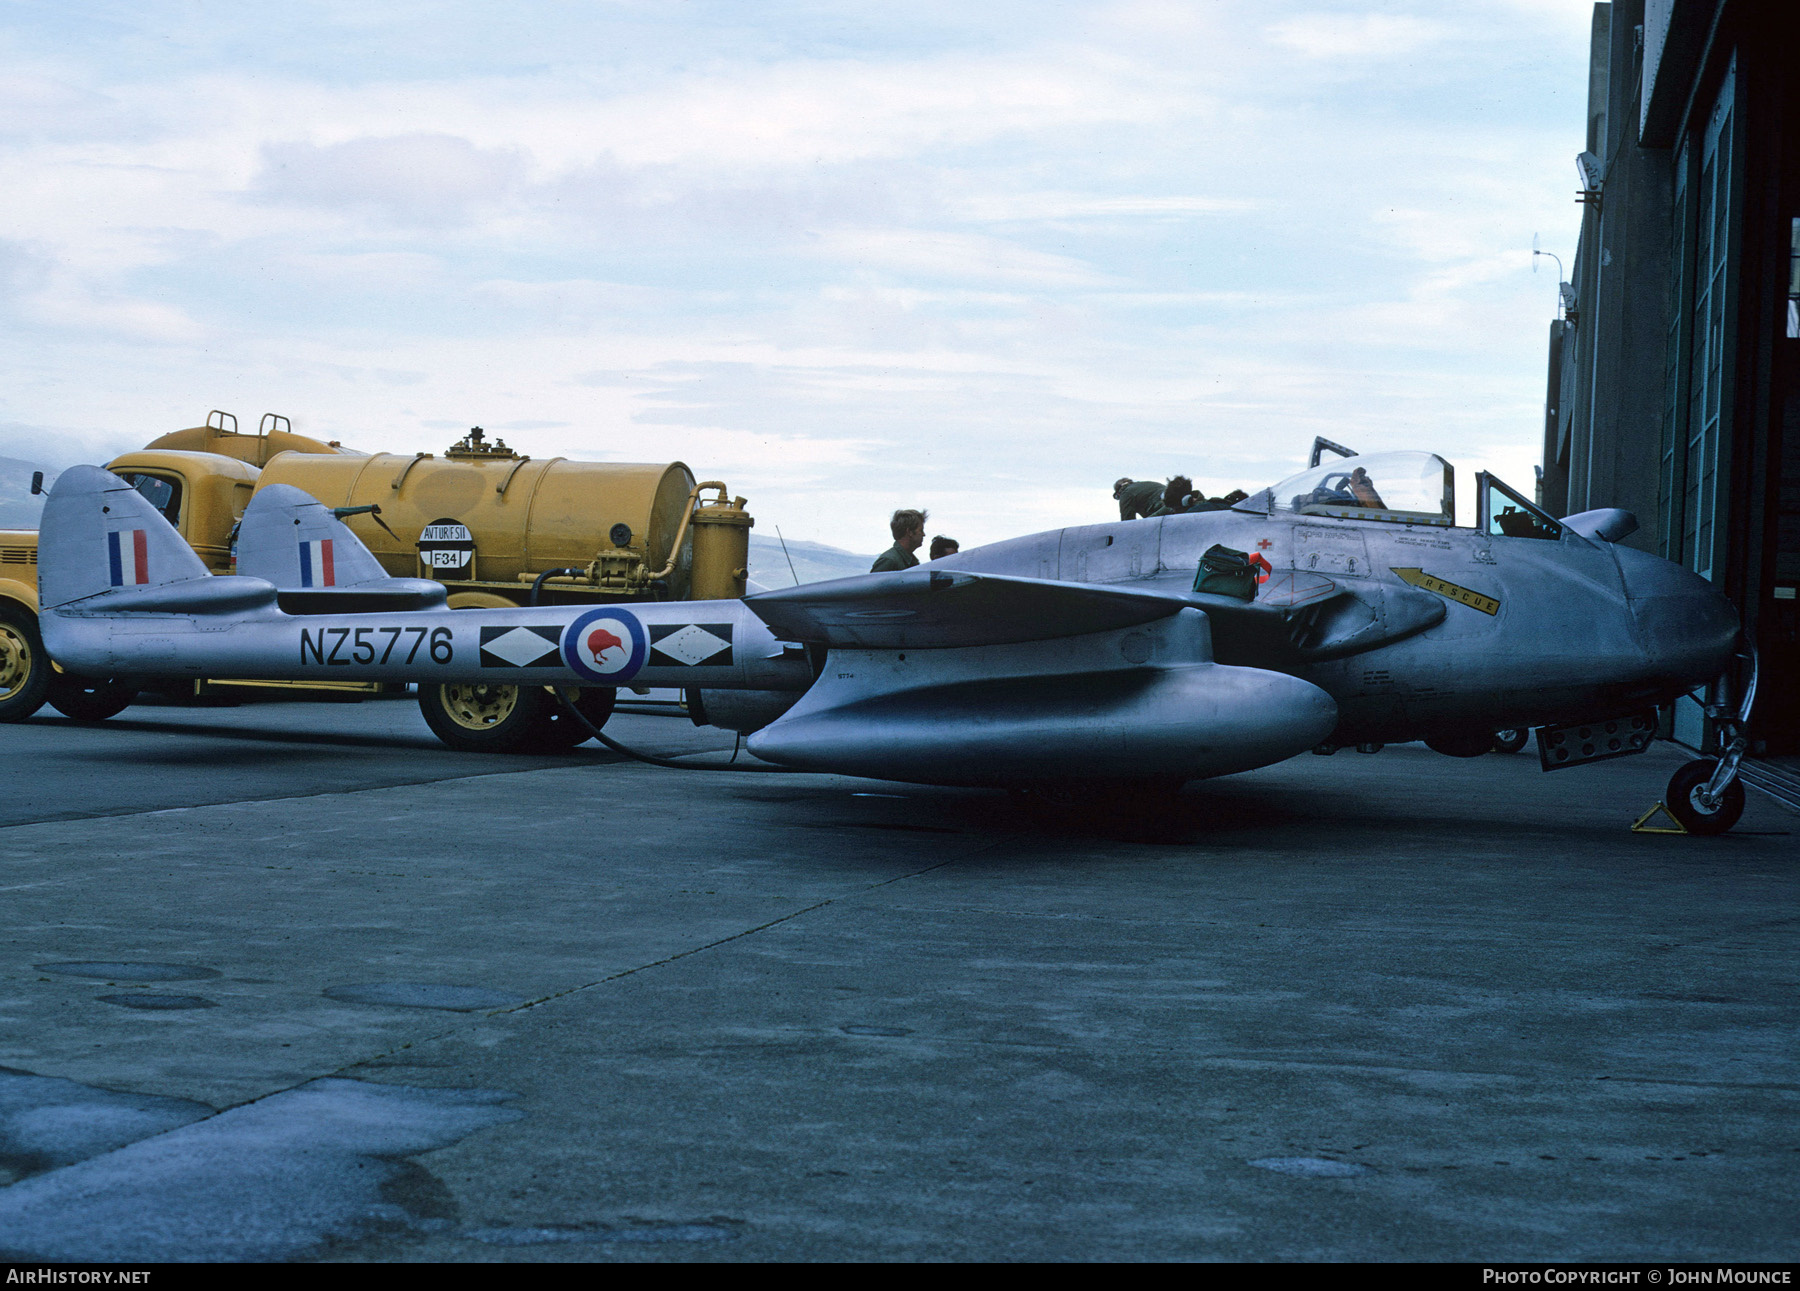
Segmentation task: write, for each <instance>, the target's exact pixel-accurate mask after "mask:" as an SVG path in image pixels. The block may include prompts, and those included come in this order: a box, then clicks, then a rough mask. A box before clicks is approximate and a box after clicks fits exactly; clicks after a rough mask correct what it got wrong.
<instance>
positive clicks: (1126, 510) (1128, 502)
mask: <svg viewBox="0 0 1800 1291" xmlns="http://www.w3.org/2000/svg"><path fill="white" fill-rule="evenodd" d="M1167 487H1168V486H1167V485H1163V484H1158V483H1157V482H1156V481H1155V480H1134V479H1132V478H1131V477H1130V476H1129V475H1127V476H1125V477H1124V478H1122V479H1119V480H1115V481H1114V482H1113V497H1115V498H1117V499H1118V501H1119V519H1121V520H1136V519H1137V518H1138V517H1139V516H1142V517H1144V518H1145V519H1146V520H1147V519H1149V518H1150V517H1151V516H1159V515H1162V514H1164V507H1163V492H1164V491H1165V490H1166V489H1167Z"/></svg>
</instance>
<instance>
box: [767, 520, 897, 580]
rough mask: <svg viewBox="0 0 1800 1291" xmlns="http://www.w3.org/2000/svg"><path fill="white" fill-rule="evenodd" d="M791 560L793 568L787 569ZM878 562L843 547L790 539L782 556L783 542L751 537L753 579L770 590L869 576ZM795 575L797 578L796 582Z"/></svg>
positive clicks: (873, 558) (769, 538) (775, 539)
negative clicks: (834, 579)
mask: <svg viewBox="0 0 1800 1291" xmlns="http://www.w3.org/2000/svg"><path fill="white" fill-rule="evenodd" d="M790 558H791V559H792V560H793V562H794V564H793V569H792V570H791V571H790V570H789V569H788V561H789V559H790ZM874 563H875V557H873V556H859V555H857V554H856V553H855V552H853V551H845V550H844V549H843V548H842V547H827V546H826V545H825V544H824V543H822V542H800V541H797V540H796V539H793V538H789V539H788V541H787V551H786V552H785V553H783V551H782V545H781V541H780V540H779V539H777V538H772V537H765V536H764V535H762V534H759V533H754V532H753V533H751V535H750V577H751V579H752V580H753V581H755V582H758V583H761V584H762V585H763V586H764V587H767V588H769V589H771V590H773V589H774V588H777V587H792V586H793V585H794V583H795V582H796V581H799V582H802V583H822V582H824V581H825V580H827V579H831V578H849V577H850V576H851V575H853V574H866V573H868V572H869V566H870V565H873V564H874ZM795 575H798V576H799V577H798V580H796V578H795Z"/></svg>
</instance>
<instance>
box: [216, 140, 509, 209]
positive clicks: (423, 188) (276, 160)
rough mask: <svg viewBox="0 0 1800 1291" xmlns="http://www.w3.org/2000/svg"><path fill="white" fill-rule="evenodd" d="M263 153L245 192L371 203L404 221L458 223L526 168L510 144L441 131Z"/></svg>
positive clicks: (361, 205)
mask: <svg viewBox="0 0 1800 1291" xmlns="http://www.w3.org/2000/svg"><path fill="white" fill-rule="evenodd" d="M262 158H263V168H262V171H261V173H260V174H259V175H258V176H257V177H256V180H255V181H254V182H253V184H252V185H251V191H252V193H254V194H255V195H256V196H257V197H259V198H261V199H263V200H265V201H271V202H286V203H292V204H295V205H301V206H312V207H323V208H328V209H331V208H351V209H363V210H372V211H375V212H378V213H380V214H382V215H384V216H386V217H388V218H390V219H394V220H398V221H402V222H405V223H410V224H456V223H462V222H464V221H466V220H468V219H469V218H471V216H472V215H473V213H474V211H475V210H476V209H478V208H480V207H483V206H489V205H493V204H496V203H499V202H502V201H504V200H506V198H507V197H508V196H509V195H510V194H511V192H512V190H513V189H515V188H516V187H517V186H518V184H519V183H520V181H521V180H522V178H523V176H524V174H525V170H526V160H525V158H524V156H523V155H522V154H521V153H520V152H519V151H517V150H515V149H510V148H478V147H476V146H475V145H474V144H473V143H471V142H469V140H467V139H463V138H459V137H457V136H454V135H443V134H412V135H390V136H385V137H380V138H362V139H350V140H346V141H344V142H342V143H334V144H323V145H321V144H311V143H271V144H267V145H265V146H264V147H263V149H262Z"/></svg>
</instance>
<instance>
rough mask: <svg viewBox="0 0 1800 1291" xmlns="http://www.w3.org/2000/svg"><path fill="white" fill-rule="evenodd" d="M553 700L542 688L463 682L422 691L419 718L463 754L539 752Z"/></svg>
mask: <svg viewBox="0 0 1800 1291" xmlns="http://www.w3.org/2000/svg"><path fill="white" fill-rule="evenodd" d="M549 704H550V695H549V693H548V692H547V691H545V689H544V688H543V687H542V686H503V685H499V684H497V683H490V682H485V681H460V682H454V683H452V684H450V685H448V686H431V685H424V684H421V685H420V686H419V712H420V713H421V714H422V715H423V716H424V718H425V724H426V725H427V726H429V727H430V728H431V730H432V733H433V734H434V735H436V736H437V737H438V738H439V739H440V740H442V741H443V742H444V743H445V744H447V745H449V746H450V747H451V748H453V749H455V750H457V751H458V752H459V753H524V752H529V751H530V750H532V749H533V748H534V747H537V741H538V733H539V731H540V730H542V728H543V723H544V710H545V709H546V708H547V707H549Z"/></svg>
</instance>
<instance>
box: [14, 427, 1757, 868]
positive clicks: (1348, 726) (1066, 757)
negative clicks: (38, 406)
mask: <svg viewBox="0 0 1800 1291" xmlns="http://www.w3.org/2000/svg"><path fill="white" fill-rule="evenodd" d="M1322 448H1331V449H1334V450H1336V451H1338V452H1339V453H1341V454H1343V455H1344V456H1343V457H1342V458H1340V459H1338V460H1333V461H1330V462H1327V463H1324V464H1321V463H1320V460H1319V459H1320V456H1321V449H1322ZM1476 479H1477V489H1478V492H1479V497H1478V499H1477V502H1478V505H1477V521H1476V524H1475V527H1474V528H1466V527H1463V528H1459V527H1457V526H1456V524H1455V506H1454V493H1453V475H1452V471H1451V468H1450V466H1449V464H1448V463H1446V462H1445V461H1444V460H1443V459H1442V458H1440V457H1437V456H1435V455H1432V454H1427V453H1386V454H1378V455H1370V456H1363V457H1358V456H1355V455H1354V454H1352V453H1350V452H1349V450H1347V449H1341V448H1339V447H1338V446H1336V445H1331V444H1328V443H1327V442H1325V441H1320V443H1319V444H1316V445H1315V447H1314V450H1313V465H1312V466H1311V467H1310V468H1309V469H1308V470H1307V471H1305V472H1303V473H1301V474H1299V475H1296V476H1294V477H1293V478H1292V479H1289V480H1286V481H1284V482H1283V483H1281V484H1279V485H1276V486H1275V487H1273V488H1270V489H1264V490H1263V491H1262V492H1261V493H1258V494H1256V495H1255V496H1254V497H1250V498H1248V499H1246V500H1244V501H1242V502H1239V503H1238V504H1236V505H1235V506H1233V507H1231V508H1229V509H1227V510H1218V511H1212V512H1205V513H1199V514H1177V515H1169V516H1165V517H1161V518H1156V519H1147V520H1132V521H1124V522H1118V523H1110V524H1098V525H1086V526H1081V527H1077V528H1069V529H1061V530H1054V531H1050V532H1046V533H1040V534H1034V535H1031V536H1029V537H1024V538H1016V539H1012V540H1009V541H1005V542H999V543H994V544H992V545H990V546H986V547H982V548H978V549H975V550H971V551H968V552H964V553H961V554H960V555H956V556H951V557H948V558H946V559H943V560H939V561H935V562H933V563H931V564H929V565H925V566H920V567H918V568H915V569H910V570H905V571H901V572H898V573H882V574H869V575H865V576H862V577H857V578H847V579H839V580H836V581H833V582H826V583H815V584H809V585H804V586H799V587H793V588H787V589H782V590H779V591H764V592H757V593H755V594H753V595H750V596H747V597H745V598H744V599H742V600H732V601H674V602H663V603H630V604H610V605H601V606H592V605H588V606H579V607H570V606H558V607H523V608H516V609H494V610H460V611H450V610H448V609H446V608H445V605H444V589H443V587H442V586H441V585H439V584H436V583H433V582H430V581H428V580H421V579H398V578H389V577H387V576H386V574H385V572H384V571H383V570H382V569H381V567H380V565H379V564H378V563H377V562H376V560H375V558H374V557H373V556H372V555H371V554H370V553H369V552H368V551H367V549H366V548H364V547H363V546H362V544H361V543H360V542H359V541H358V540H357V538H356V537H355V536H354V535H353V534H352V533H351V532H350V530H349V529H348V528H347V527H345V526H344V525H343V524H342V523H341V522H340V521H339V520H338V519H337V518H336V517H335V516H334V515H333V513H332V512H331V511H329V510H328V509H326V508H325V507H323V506H322V505H320V504H319V503H318V502H316V501H314V500H313V499H312V498H310V497H308V496H307V495H306V494H304V493H301V492H299V491H298V490H296V489H293V488H289V487H286V486H271V487H269V488H265V489H263V490H261V491H259V492H258V493H257V495H256V497H255V498H254V499H253V501H252V502H251V504H250V506H249V508H248V509H247V510H246V512H245V515H244V519H243V523H242V526H241V530H240V534H239V539H238V568H239V570H240V573H239V574H237V575H231V576H213V575H210V574H209V573H208V572H207V571H206V569H205V568H204V566H202V564H201V563H200V561H199V559H198V557H196V556H195V555H194V553H193V551H192V550H191V549H190V548H189V547H188V546H187V544H186V543H185V542H183V541H182V539H181V538H180V537H179V535H177V534H176V532H175V531H174V530H173V529H172V528H170V526H169V525H168V524H167V523H166V522H165V521H164V519H163V518H162V516H161V515H160V514H159V513H158V512H157V511H156V510H155V508H154V507H152V506H151V505H150V503H149V502H148V501H147V500H146V499H144V498H143V497H141V496H140V495H139V494H138V493H136V492H135V491H134V490H133V489H132V487H131V486H130V485H129V484H127V483H126V482H125V481H123V480H122V479H120V478H119V477H118V476H115V475H113V474H111V473H110V472H107V471H104V470H101V469H99V468H97V467H76V468H73V469H70V470H68V471H65V472H64V473H63V474H62V475H61V476H60V477H59V478H58V480H57V482H56V485H55V487H54V488H53V489H52V490H51V493H50V496H49V499H48V501H47V503H46V505H45V508H44V515H43V524H42V529H41V540H40V551H41V555H40V560H41V564H40V570H39V584H40V601H41V630H42V633H43V639H44V644H45V646H46V648H47V649H48V650H49V652H50V653H51V655H52V656H53V657H55V658H56V659H57V660H58V662H59V663H60V664H61V665H62V666H63V667H64V668H65V669H68V670H70V671H72V672H75V673H77V674H80V675H91V676H95V677H139V676H171V675H173V676H187V677H216V678H266V679H276V678H294V679H304V678H317V677H322V676H336V677H356V678H359V679H363V680H370V681H381V680H387V681H410V682H418V683H420V684H421V685H439V684H450V683H466V682H487V683H493V684H512V685H525V686H534V685H543V686H547V687H557V688H566V687H584V688H608V687H616V686H620V685H625V684H630V685H634V686H668V687H680V688H683V689H684V690H686V691H687V693H688V695H689V697H690V708H691V710H692V711H693V712H694V714H695V720H696V721H705V722H709V723H711V724H714V725H718V726H721V727H724V728H726V729H731V730H737V731H739V732H742V733H746V734H748V735H749V749H750V751H751V752H752V753H754V754H756V755H757V756H758V757H759V758H762V759H764V760H765V761H768V762H772V763H775V764H777V765H780V766H784V767H789V768H793V769H795V770H804V771H820V772H834V773H842V774H848V775H858V776H870V777H876V778H882V779H892V780H905V781H913V782H917V783H929V784H946V785H973V786H1004V787H1011V788H1033V787H1036V788H1040V789H1045V790H1057V789H1065V790H1066V789H1067V788H1068V787H1070V786H1085V787H1090V788H1100V787H1109V786H1112V787H1118V786H1127V785H1145V784H1159V785H1178V784H1180V783H1182V782H1185V781H1188V780H1194V779H1203V778H1207V777H1212V776H1220V775H1229V774H1232V773H1234V772H1238V771H1247V770H1251V769H1253V768H1256V767H1260V766H1266V765H1268V764H1270V763H1273V762H1278V761H1281V760H1283V759H1286V758H1289V757H1292V756H1294V755H1296V754H1299V753H1303V752H1306V751H1308V750H1314V751H1317V752H1330V751H1332V750H1334V749H1336V748H1339V747H1344V746H1350V745H1356V746H1360V747H1362V748H1365V749H1372V748H1373V747H1374V746H1378V745H1380V744H1382V743H1394V742H1400V741H1407V740H1424V741H1425V742H1426V743H1427V744H1429V745H1430V746H1431V747H1432V748H1434V749H1437V750H1438V751H1440V752H1444V753H1449V754H1453V755H1457V756H1472V755H1474V754H1477V753H1482V752H1485V751H1487V750H1488V749H1489V748H1490V747H1491V746H1492V742H1493V739H1494V732H1495V731H1496V730H1500V729H1505V728H1525V727H1539V728H1542V729H1540V731H1539V752H1540V757H1541V758H1542V760H1543V764H1544V767H1545V769H1547V770H1552V769H1557V768H1559V767H1564V766H1574V765H1579V764H1581V763H1584V762H1589V761H1595V760H1598V759H1601V758H1606V757H1613V756H1619V755H1622V754H1626V753H1635V752H1639V751H1641V750H1642V749H1644V748H1645V747H1647V746H1648V744H1649V742H1650V740H1651V739H1652V737H1653V736H1654V734H1655V727H1656V713H1655V708H1656V706H1657V705H1659V704H1663V703H1667V702H1669V701H1671V700H1673V699H1675V698H1676V697H1678V696H1681V695H1684V694H1688V693H1690V692H1692V691H1694V690H1695V689H1696V688H1699V687H1702V686H1706V687H1709V690H1708V693H1707V698H1708V700H1709V706H1708V712H1709V713H1710V714H1711V715H1712V716H1714V717H1715V718H1717V719H1719V720H1720V721H1721V723H1722V725H1723V729H1724V732H1725V736H1726V740H1727V742H1728V744H1729V749H1728V751H1727V753H1726V755H1725V756H1724V757H1723V758H1721V759H1718V760H1717V761H1712V760H1703V761H1698V762H1693V763H1689V764H1687V765H1686V766H1684V767H1683V768H1682V769H1681V771H1679V772H1677V774H1676V776H1675V779H1674V780H1672V781H1671V783H1670V793H1669V802H1668V806H1669V808H1670V810H1671V811H1672V812H1674V813H1675V815H1676V817H1677V818H1678V819H1680V820H1681V821H1682V823H1683V824H1684V825H1685V826H1686V827H1687V828H1689V829H1690V830H1693V831H1695V832H1718V831H1719V830H1722V829H1726V828H1729V827H1730V825H1731V824H1732V823H1733V822H1734V821H1735V820H1736V817H1737V814H1738V812H1740V811H1741V809H1742V802H1743V789H1742V786H1741V785H1740V784H1738V783H1737V781H1736V779H1735V774H1736V768H1737V761H1738V759H1739V757H1741V756H1742V750H1743V740H1742V725H1743V722H1744V720H1746V719H1747V716H1748V711H1749V702H1750V700H1751V699H1752V698H1753V692H1754V658H1753V656H1750V657H1748V658H1747V659H1745V660H1739V658H1738V656H1737V654H1736V651H1737V648H1738V639H1739V629H1738V619H1737V614H1736V612H1735V610H1734V609H1733V607H1732V606H1731V604H1730V602H1728V601H1727V600H1726V599H1725V598H1724V597H1723V596H1722V595H1721V594H1720V593H1719V592H1718V591H1717V590H1716V589H1715V588H1714V587H1713V586H1712V584H1710V583H1709V582H1707V581H1706V580H1704V579H1702V578H1700V577H1698V576H1697V575H1695V574H1693V573H1691V572H1690V571H1688V570H1686V569H1683V568H1682V567H1680V566H1679V565H1676V564H1673V563H1671V562H1669V561H1666V560H1662V559H1659V558H1657V557H1655V556H1651V555H1648V554H1646V553H1643V552H1640V551H1637V550H1634V549H1632V548H1628V547H1623V546H1620V545H1618V544H1617V541H1616V540H1617V539H1619V538H1621V537H1624V536H1625V535H1626V534H1628V533H1630V532H1631V531H1632V529H1633V528H1635V524H1636V522H1635V520H1633V519H1632V518H1631V517H1630V516H1629V515H1628V514H1627V513H1625V512H1622V511H1614V510H1607V511H1593V512H1586V513H1583V514H1581V515H1577V516H1570V517H1567V518H1565V519H1562V520H1557V519H1554V518H1552V517H1551V516H1549V515H1547V514H1545V513H1544V512H1543V511H1541V510H1540V509H1539V508H1538V507H1536V506H1534V505H1533V504H1532V503H1530V502H1528V501H1526V500H1525V499H1524V498H1522V497H1521V496H1520V495H1519V494H1517V493H1515V492H1513V491H1512V490H1511V489H1509V488H1508V487H1507V486H1506V485H1504V484H1502V483H1501V482H1500V481H1499V480H1497V479H1495V478H1493V477H1492V476H1489V475H1487V474H1485V473H1482V474H1480V475H1478V476H1477V477H1476ZM327 552H329V553H330V558H329V573H326V572H325V571H326V570H327V564H326V553H327ZM1739 662H1741V663H1744V664H1745V665H1746V666H1744V667H1742V668H1740V669H1739V671H1742V672H1745V673H1746V674H1747V678H1748V684H1747V685H1745V686H1744V687H1743V688H1742V690H1743V695H1742V699H1743V702H1742V704H1741V705H1740V707H1739V709H1738V710H1737V711H1735V713H1734V711H1733V710H1731V709H1729V708H1728V707H1727V706H1726V704H1725V702H1724V696H1725V691H1726V688H1727V686H1728V684H1729V683H1728V682H1726V681H1725V680H1722V678H1724V675H1725V673H1726V671H1727V669H1728V668H1730V667H1732V666H1733V665H1734V663H1739Z"/></svg>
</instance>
